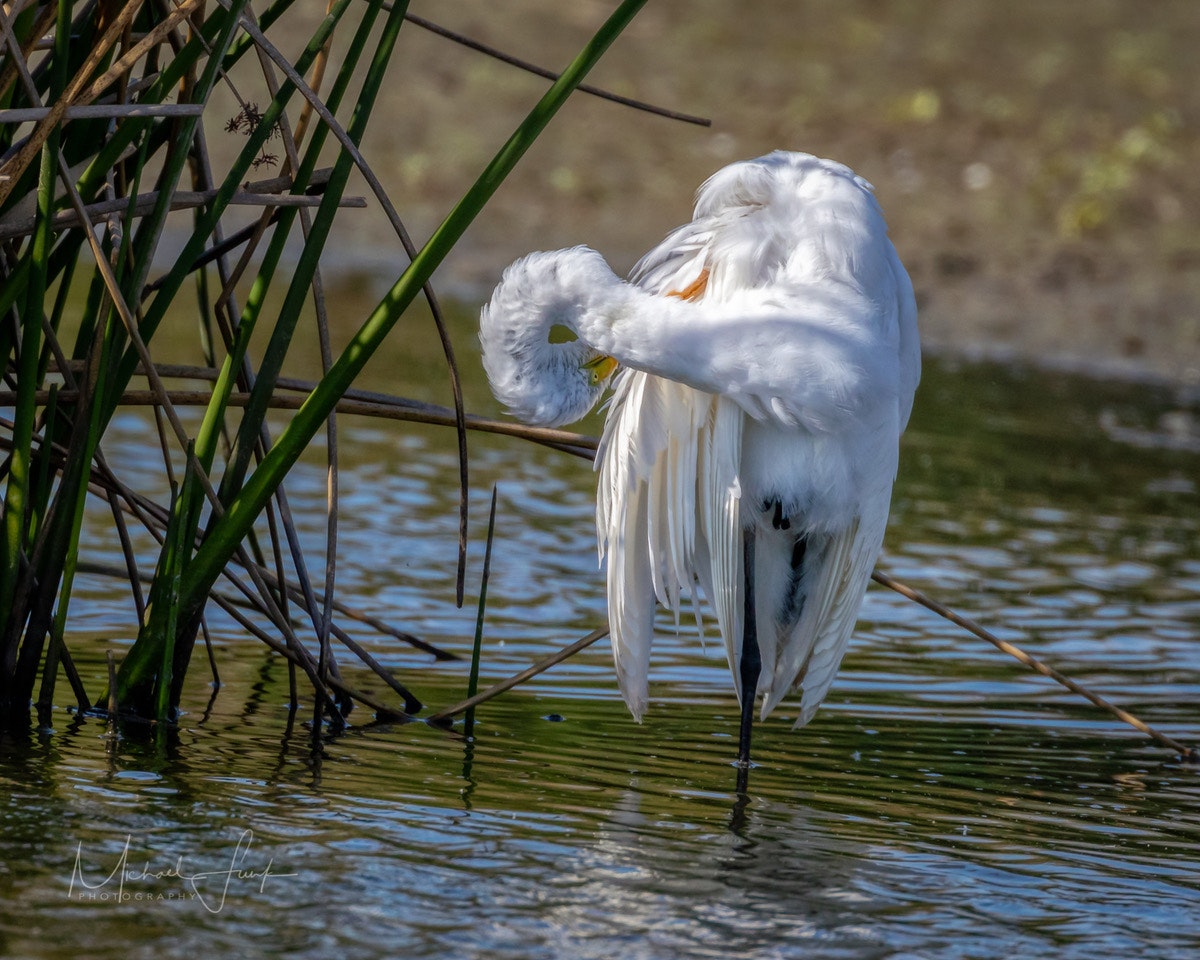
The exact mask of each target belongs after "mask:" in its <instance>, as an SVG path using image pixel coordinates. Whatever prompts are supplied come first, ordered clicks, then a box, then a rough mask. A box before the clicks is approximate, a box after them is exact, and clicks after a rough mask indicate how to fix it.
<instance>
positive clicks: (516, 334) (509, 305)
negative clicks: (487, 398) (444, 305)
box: [479, 251, 617, 427]
mask: <svg viewBox="0 0 1200 960" xmlns="http://www.w3.org/2000/svg"><path fill="white" fill-rule="evenodd" d="M587 253H589V254H592V255H593V256H595V257H596V258H597V259H599V255H598V254H593V253H592V251H587ZM564 255H567V256H568V257H570V256H574V257H575V258H578V256H579V251H557V252H556V253H534V254H530V255H529V256H528V257H524V258H522V259H521V260H518V261H517V262H516V263H514V264H513V265H512V266H510V267H509V268H508V269H507V270H505V271H504V276H503V277H502V278H501V280H500V283H499V285H498V286H497V287H496V290H495V292H494V293H493V294H492V298H491V300H490V301H489V302H488V303H487V304H486V305H485V306H484V308H483V310H482V311H481V313H480V315H479V343H480V345H481V346H482V348H483V368H484V370H485V371H486V372H487V377H488V382H489V383H490V384H491V387H492V392H493V393H494V394H495V395H496V398H497V399H498V400H499V401H500V402H501V403H503V404H504V406H505V408H506V409H507V410H508V412H509V413H511V414H512V415H513V416H514V417H516V418H517V419H518V420H521V421H523V422H525V423H530V424H536V425H538V426H547V427H557V426H562V425H563V424H567V423H572V422H574V421H576V420H579V419H581V418H582V417H583V416H585V415H586V414H587V412H588V411H589V410H591V409H592V407H594V406H595V405H596V403H597V401H598V400H599V399H600V396H601V394H602V393H603V392H604V388H605V384H606V382H607V380H608V378H609V377H610V376H612V374H613V372H614V371H615V370H616V367H617V364H616V361H615V360H613V359H612V358H611V357H609V356H606V355H604V354H603V353H602V352H600V351H599V350H596V349H595V348H593V347H590V346H588V345H587V344H586V343H585V342H584V341H583V340H581V339H580V338H579V334H578V327H577V324H576V319H577V318H578V316H579V314H580V312H581V310H583V309H585V308H586V304H585V303H583V302H581V300H580V298H578V297H574V296H570V295H568V294H566V293H564V292H563V288H562V287H561V286H560V285H556V284H553V283H547V282H545V280H546V275H547V274H556V273H558V272H559V271H560V270H562V269H564V263H563V261H564V260H565V259H567V257H564ZM600 262H601V263H603V261H602V260H601V261H600ZM605 269H606V271H607V267H605ZM608 275H609V276H611V275H612V274H611V271H608Z"/></svg>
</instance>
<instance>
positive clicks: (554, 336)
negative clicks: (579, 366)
mask: <svg viewBox="0 0 1200 960" xmlns="http://www.w3.org/2000/svg"><path fill="white" fill-rule="evenodd" d="M578 339H579V337H577V336H576V335H575V331H574V330H572V329H571V328H570V327H564V326H563V325H562V324H561V323H556V324H555V325H554V326H552V327H551V328H550V337H549V341H550V343H574V342H575V341H576V340H578Z"/></svg>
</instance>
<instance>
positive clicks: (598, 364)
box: [579, 353, 617, 387]
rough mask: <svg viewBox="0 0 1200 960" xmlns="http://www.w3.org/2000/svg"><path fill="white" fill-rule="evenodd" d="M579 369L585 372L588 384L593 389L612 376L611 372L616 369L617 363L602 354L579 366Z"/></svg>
mask: <svg viewBox="0 0 1200 960" xmlns="http://www.w3.org/2000/svg"><path fill="white" fill-rule="evenodd" d="M579 369H580V370H586V371H587V373H588V382H589V383H590V384H591V386H593V387H594V386H597V385H598V384H601V383H603V382H604V381H605V380H607V379H608V378H609V377H611V376H612V375H613V372H614V371H615V370H616V369H617V361H616V360H614V359H613V358H612V357H609V356H606V355H605V354H603V353H602V354H600V356H598V357H594V358H593V359H591V360H589V361H588V362H587V363H584V364H581V365H580V367H579Z"/></svg>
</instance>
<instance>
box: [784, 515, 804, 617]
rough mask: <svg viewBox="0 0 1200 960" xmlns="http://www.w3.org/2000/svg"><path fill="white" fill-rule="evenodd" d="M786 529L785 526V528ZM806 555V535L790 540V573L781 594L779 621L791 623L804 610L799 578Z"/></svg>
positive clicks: (802, 573)
mask: <svg viewBox="0 0 1200 960" xmlns="http://www.w3.org/2000/svg"><path fill="white" fill-rule="evenodd" d="M785 529H786V528H785ZM807 555H808V536H807V535H805V536H801V537H797V538H796V539H795V540H794V541H793V542H792V573H791V576H790V577H788V585H787V590H785V591H784V595H783V608H782V609H781V610H780V617H779V622H780V623H787V624H792V623H795V622H796V621H798V620H799V619H800V614H801V613H803V612H804V599H805V597H804V593H803V592H801V590H800V580H801V578H802V577H803V576H804V558H805V557H806V556H807Z"/></svg>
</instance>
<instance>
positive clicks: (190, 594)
mask: <svg viewBox="0 0 1200 960" xmlns="http://www.w3.org/2000/svg"><path fill="white" fill-rule="evenodd" d="M645 2H646V0H624V2H622V3H621V5H620V6H619V7H618V8H617V10H616V11H615V12H614V13H613V15H612V16H611V17H610V18H609V19H608V20H607V21H606V22H605V23H604V25H603V26H602V27H601V28H600V29H599V30H598V31H597V33H596V35H595V36H594V37H593V38H592V39H591V40H590V41H589V42H588V44H587V45H586V46H585V47H584V49H583V50H582V51H581V52H580V54H579V55H578V56H577V57H576V58H575V59H574V60H573V61H572V62H571V64H570V65H569V66H568V67H567V69H566V70H565V71H563V73H562V75H561V76H560V77H559V79H558V80H557V81H555V83H554V84H553V85H552V86H551V87H550V89H549V90H548V91H547V92H546V94H545V96H543V97H542V99H541V100H540V101H539V102H538V103H537V105H536V106H535V107H534V108H533V110H532V111H531V112H530V114H529V115H528V116H527V117H526V118H525V120H524V121H523V122H522V123H521V124H520V126H519V127H518V128H517V130H516V131H515V132H514V133H513V135H512V136H511V137H510V138H509V139H508V141H507V142H506V143H505V144H504V146H502V147H501V148H500V151H499V153H497V154H496V156H495V158H493V160H492V161H491V163H489V164H488V166H487V167H486V168H485V169H484V171H483V173H482V174H481V175H480V176H479V178H478V179H477V180H476V181H475V183H474V184H473V185H472V186H471V187H470V189H468V191H467V192H466V194H465V195H464V196H463V198H462V199H461V200H460V201H459V202H458V204H457V205H456V206H455V207H454V209H453V210H451V212H450V214H449V215H448V216H447V217H446V219H445V220H444V221H443V222H442V224H441V226H439V227H438V229H437V230H436V231H435V233H434V234H433V236H432V237H431V238H430V239H429V241H428V242H427V243H426V244H425V246H424V247H422V248H421V250H419V251H418V253H417V255H416V257H415V258H414V259H413V261H412V263H410V264H409V267H408V269H406V270H405V271H404V273H403V274H401V276H400V277H399V278H398V279H397V281H396V283H395V284H394V285H393V286H392V288H391V290H390V291H389V292H388V293H387V295H386V296H385V297H384V298H383V300H382V301H380V303H379V304H378V306H376V308H375V310H374V311H372V313H371V315H370V316H369V317H368V318H367V320H366V321H365V322H364V323H363V325H362V327H360V328H359V330H358V332H357V333H356V334H355V335H354V337H353V338H352V339H351V340H350V343H349V344H348V345H347V346H346V348H345V349H344V350H343V352H342V354H341V355H340V356H339V357H338V359H337V361H336V362H335V363H334V364H333V366H332V367H331V368H330V370H329V372H328V373H327V374H326V375H325V376H324V377H323V378H322V379H321V381H320V383H318V385H317V388H316V389H315V390H314V391H313V392H312V393H311V394H310V395H309V397H308V398H307V400H306V401H305V403H304V404H303V406H301V408H300V409H299V411H297V413H296V415H295V417H293V418H292V420H291V422H290V423H289V424H288V425H287V427H286V428H285V429H284V431H283V432H282V433H281V434H280V436H279V438H278V439H277V440H276V442H275V445H274V446H273V447H272V448H271V450H270V451H269V452H268V454H267V456H266V457H264V458H263V461H262V463H261V464H259V466H258V469H256V470H255V471H254V473H253V474H251V475H250V477H249V479H248V480H247V481H246V485H245V486H244V487H243V489H242V490H241V492H240V493H239V494H238V496H236V497H235V498H234V499H233V500H232V501H231V502H230V504H229V507H228V509H227V510H226V512H225V515H224V516H223V517H222V518H221V519H220V520H218V521H217V522H216V523H215V524H214V525H213V527H212V529H211V530H210V532H209V535H208V537H207V538H206V539H205V542H204V544H203V545H202V546H201V547H200V549H199V550H197V552H196V555H195V557H194V558H193V559H192V562H191V563H190V564H189V565H188V568H187V570H186V571H185V573H184V576H183V583H182V585H181V589H182V591H183V597H184V599H185V601H186V602H187V603H189V604H190V605H192V606H193V607H195V608H199V607H200V606H202V605H203V603H204V599H205V597H206V596H207V594H208V591H209V590H210V589H211V587H212V585H213V584H214V583H215V582H216V578H217V577H218V576H219V575H220V572H221V570H222V569H223V568H224V566H225V564H226V563H227V562H228V560H229V558H230V557H231V556H232V555H233V553H234V551H235V550H236V549H237V546H238V544H239V543H240V542H241V541H242V539H243V538H244V537H245V536H246V535H247V533H249V531H250V529H251V527H252V526H253V524H254V520H255V518H256V517H257V516H258V514H259V513H260V512H261V511H262V509H263V507H264V506H265V505H266V503H267V501H268V500H269V499H270V497H271V495H272V494H273V492H274V491H275V489H276V487H278V485H279V484H280V483H281V482H282V481H283V478H284V476H285V475H286V474H287V472H288V471H289V470H290V469H291V467H292V465H293V464H295V462H296V461H297V460H298V459H299V458H300V455H301V453H303V451H304V449H305V447H306V446H307V445H308V442H309V441H310V440H311V439H312V438H313V436H314V435H315V434H316V432H317V431H318V430H319V429H320V428H321V425H322V424H323V423H324V422H325V420H326V418H327V417H328V416H329V414H330V413H331V412H332V411H333V409H334V407H335V406H336V405H337V402H338V400H339V399H340V398H341V397H342V395H343V394H344V393H345V392H346V391H347V390H348V389H349V388H350V386H351V385H352V383H353V381H354V378H355V377H356V376H357V375H358V373H359V372H360V371H361V370H362V368H363V367H364V366H365V365H366V363H367V361H368V360H369V359H370V358H371V356H372V354H374V352H375V350H376V349H378V347H379V345H380V344H381V343H382V342H383V338H384V337H385V336H387V334H388V332H389V331H390V330H391V329H392V327H393V326H394V325H395V324H396V321H397V320H399V318H400V316H401V315H402V314H403V313H404V311H405V310H406V309H407V308H408V306H409V305H410V304H411V303H412V302H413V300H414V299H415V298H416V297H417V296H418V295H419V293H420V291H421V288H422V287H423V286H424V284H425V283H426V281H428V280H429V278H430V276H431V275H432V274H433V271H434V270H435V269H436V267H437V266H438V265H439V264H440V263H441V262H442V260H443V259H445V257H446V254H447V253H449V252H450V250H451V249H452V248H453V247H454V245H455V244H456V243H457V242H458V240H459V238H460V237H461V236H462V234H463V232H464V231H465V230H466V229H467V227H468V226H469V225H470V224H471V223H472V221H473V220H474V219H475V217H476V216H477V215H478V214H479V212H480V210H482V209H483V207H484V205H485V204H486V203H487V201H488V200H489V199H490V198H491V196H492V194H493V193H494V192H495V191H496V189H497V188H498V187H499V185H500V184H501V183H502V182H503V181H504V179H505V177H507V175H508V174H509V173H510V172H511V171H512V169H513V167H515V166H516V164H517V162H518V161H519V160H520V159H521V157H522V156H523V155H524V154H525V151H526V150H528V149H529V147H530V146H531V145H532V143H533V142H534V140H536V139H537V137H538V135H539V134H540V133H541V132H542V131H543V130H544V129H545V127H546V125H547V124H548V123H549V122H550V120H551V118H553V116H554V115H555V114H556V113H557V112H558V110H559V108H561V107H562V105H563V103H565V102H566V99H567V97H568V96H569V95H570V94H571V92H572V91H573V90H574V89H575V87H577V86H578V85H579V83H580V82H581V81H582V80H583V78H584V76H586V75H587V73H588V71H590V70H591V68H592V67H593V66H595V64H596V62H597V61H598V60H599V59H600V57H601V56H602V55H603V54H604V52H605V51H606V50H607V49H608V47H609V45H610V44H611V43H612V42H613V41H614V40H615V39H616V38H617V36H618V35H619V34H620V33H621V31H622V30H623V29H624V28H625V27H626V26H627V25H628V23H629V21H630V20H631V19H632V18H633V16H634V15H635V14H636V13H637V12H638V11H639V10H640V9H641V8H642V7H643V6H644V5H645Z"/></svg>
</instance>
